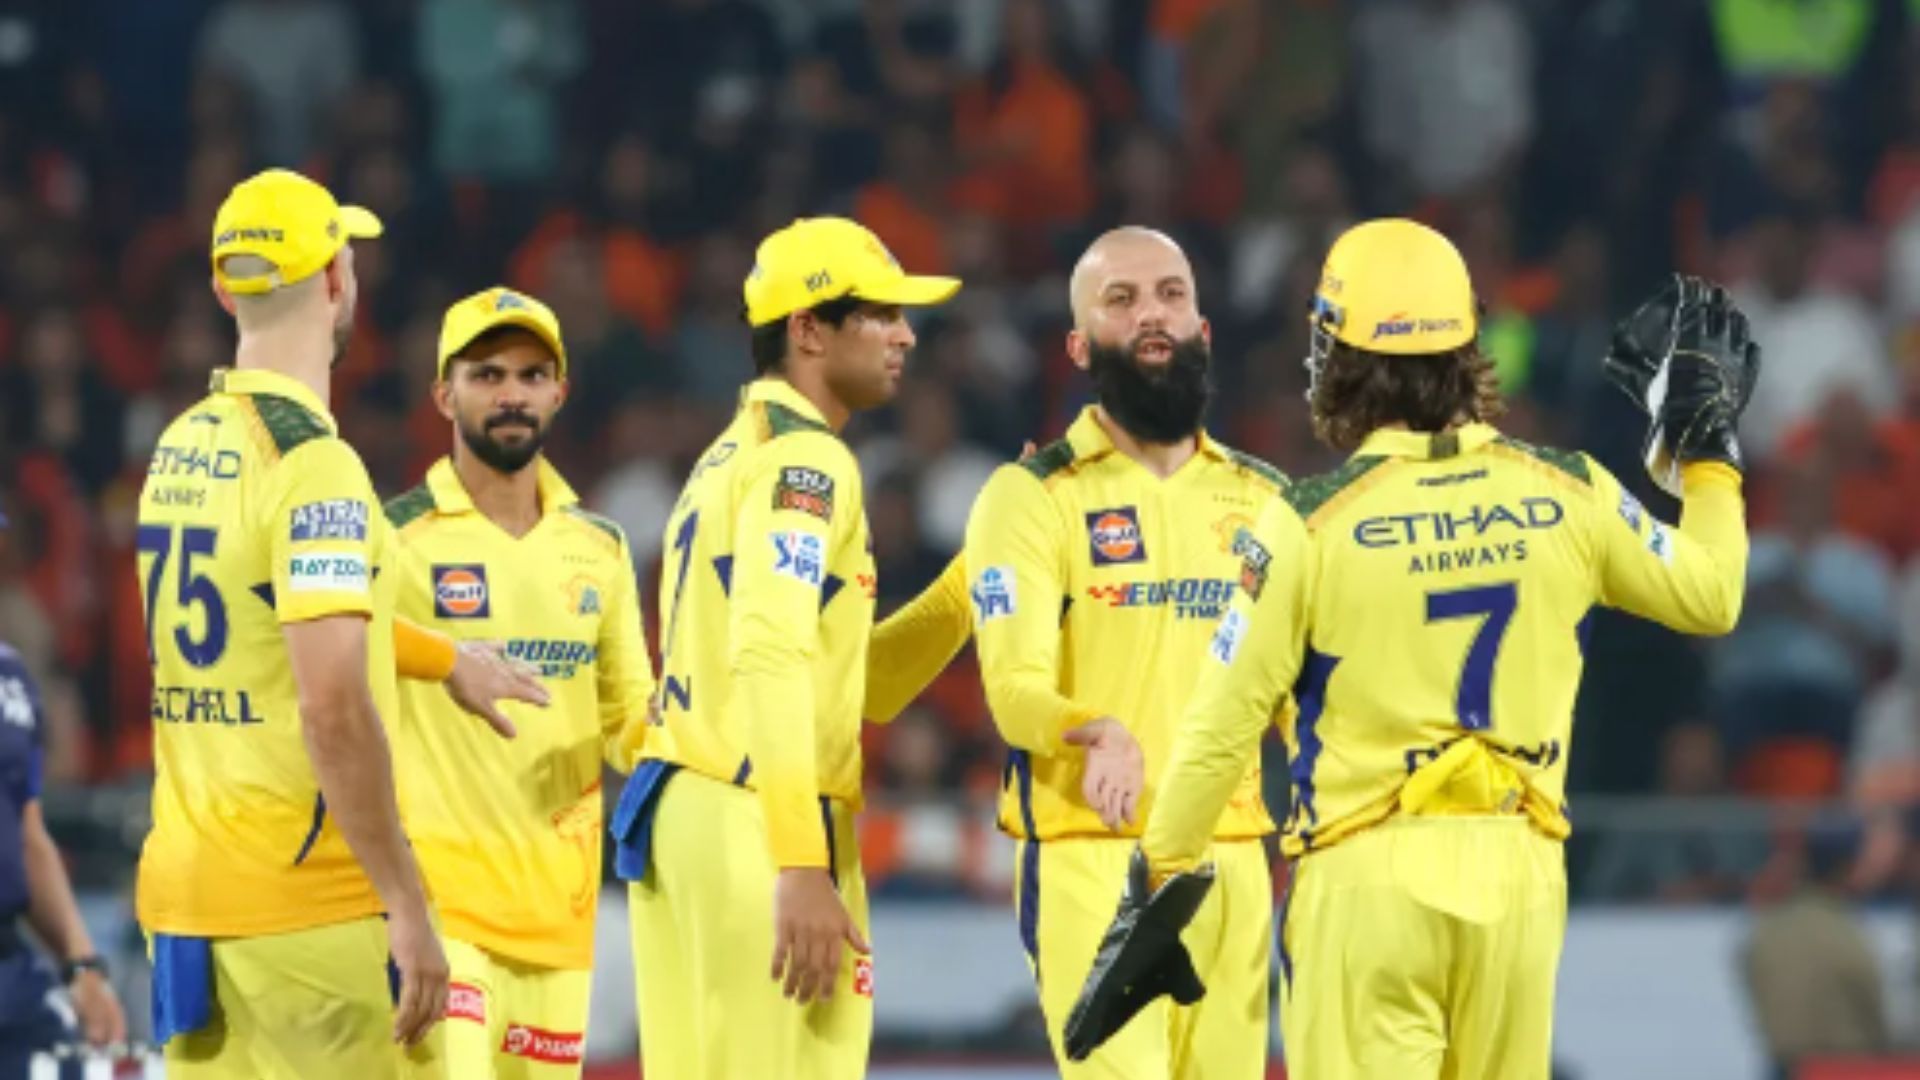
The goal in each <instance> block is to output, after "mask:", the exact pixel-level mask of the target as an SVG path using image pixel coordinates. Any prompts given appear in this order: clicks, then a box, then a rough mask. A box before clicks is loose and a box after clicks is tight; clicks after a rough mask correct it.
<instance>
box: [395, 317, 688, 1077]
mask: <svg viewBox="0 0 1920 1080" xmlns="http://www.w3.org/2000/svg"><path fill="white" fill-rule="evenodd" d="M437 363H438V366H439V371H438V374H439V378H438V380H437V381H436V382H435V383H434V388H433V395H434V403H435V404H436V405H437V406H438V407H439V409H440V412H441V414H442V415H444V416H446V417H447V419H448V420H450V421H451V422H452V424H453V428H454V434H455V438H454V440H453V451H452V453H451V455H449V456H448V457H444V458H442V459H440V460H439V461H438V462H436V463H435V464H434V466H433V467H432V468H431V469H430V470H428V472H427V477H426V481H425V482H424V483H422V484H420V485H419V486H418V487H416V488H414V489H413V490H412V491H409V492H407V493H406V494H404V495H402V496H400V497H399V498H397V499H394V500H393V501H391V502H389V503H388V504H387V508H386V509H387V517H388V519H389V521H390V522H391V523H392V525H393V527H394V528H395V529H396V530H397V531H398V532H399V535H400V537H401V540H402V544H401V548H400V557H399V561H398V563H397V568H396V574H397V577H398V580H399V590H400V597H399V611H400V613H401V615H403V616H404V617H406V618H409V619H412V620H415V621H418V622H420V623H422V624H425V625H428V626H431V627H433V628H435V629H438V630H442V631H444V632H446V633H448V634H450V635H452V636H454V637H456V638H469V639H500V640H504V641H505V643H506V648H507V653H508V655H510V656H513V657H515V658H517V659H519V660H522V661H524V662H527V663H530V664H533V665H535V666H536V667H538V668H539V670H540V673H541V675H542V676H544V678H545V679H546V682H547V686H548V689H549V690H550V691H551V693H552V698H553V700H552V704H551V705H550V706H549V707H548V708H546V709H545V710H544V711H535V710H519V711H517V712H516V713H515V714H514V717H515V719H516V723H515V727H516V729H517V737H516V738H514V739H513V740H511V741H506V740H502V739H499V738H497V737H495V736H494V734H493V733H492V732H489V731H486V730H484V729H482V728H480V727H479V726H477V725H474V724H470V723H460V722H458V721H459V718H458V716H457V713H456V710H457V706H455V705H454V704H453V703H452V702H451V701H450V700H449V699H448V698H447V696H446V695H445V694H444V693H442V692H441V691H440V689H439V688H438V687H434V686H430V685H426V684H418V683H416V684H408V685H406V686H403V687H402V688H401V700H402V708H401V715H402V717H403V721H402V722H401V723H400V724H399V725H398V731H399V736H398V740H397V743H398V749H397V750H396V751H395V759H396V761H397V762H398V769H399V779H400V784H399V786H400V797H401V803H402V805H403V807H404V809H405V812H406V820H407V831H408V834H409V835H410V836H411V837H412V838H413V844H414V850H415V851H416V852H417V853H418V855H419V858H420V865H421V869H422V871H423V872H424V873H425V874H426V878H427V887H428V890H429V891H430V892H431V893H432V895H433V903H434V908H435V910H436V911H437V912H438V913H439V915H440V920H441V927H442V929H443V931H444V932H445V934H446V947H447V957H448V960H449V961H450V962H451V964H452V971H453V974H452V982H451V985H450V989H449V1000H448V1006H447V1020H448V1024H447V1028H446V1034H445V1048H446V1073H447V1075H448V1076H456V1077H461V1078H463V1080H465V1078H469V1077H472V1078H489V1077H492V1078H499V1080H506V1078H511V1077H525V1078H533V1077H568V1076H579V1075H580V1070H581V1062H582V1050H583V1048H584V1046H585V1042H586V1022H587V1004H588V1001H587V999H588V991H589V989H590V986H591V982H592V968H593V920H594V912H595V909H596V906H597V901H598V898H599V893H600V889H599V885H600V834H601V829H602V821H603V815H602V813H601V799H600V762H601V760H602V758H603V756H604V757H605V759H606V760H607V761H609V762H610V763H611V764H612V765H613V766H614V767H615V768H618V769H620V770H622V771H625V770H628V769H631V768H632V767H633V758H634V756H635V753H636V752H637V745H627V748H626V749H625V750H622V749H621V747H622V746H623V744H622V742H621V736H622V734H623V732H624V734H625V735H626V736H627V737H629V738H631V739H636V740H637V739H638V738H639V737H642V736H644V734H645V732H646V716H647V705H648V700H649V698H650V697H651V696H652V694H653V689H654V683H653V670H652V661H651V660H650V659H649V658H648V656H647V649H646V641H645V639H644V637H643V635H642V631H641V628H640V605H639V597H638V590H637V588H636V584H635V581H634V570H633V561H632V554H631V552H630V551H629V549H628V546H627V538H626V536H625V534H623V533H622V532H621V531H620V527H619V526H617V525H615V524H613V523H612V522H611V521H608V520H607V519H605V518H602V517H598V516H596V515H594V514H590V513H588V512H587V511H585V510H582V509H581V508H580V503H579V499H578V497H576V496H575V495H574V493H573V490H572V489H571V488H569V487H568V486H567V482H566V481H565V480H563V479H561V477H560V474H559V473H558V472H557V471H555V470H554V468H553V466H552V465H550V464H549V463H548V462H547V460H546V458H545V456H544V455H543V454H542V453H541V444H542V442H543V440H544V439H545V437H546V434H547V432H548V431H549V430H550V428H551V426H552V424H553V421H554V417H555V415H556V414H557V413H558V412H559V411H560V407H561V405H562V404H564V403H565V401H566V397H567V353H566V348H565V347H564V345H563V344H562V341H561V336H560V324H559V321H558V320H557V319H556V318H555V317H554V314H553V312H552V311H551V310H550V309H549V308H548V307H547V306H546V305H545V304H543V303H541V302H540V301H539V300H536V299H534V298H533V297H531V296H527V295H525V294H522V293H517V292H514V291H512V290H509V289H505V288H493V289H488V290H486V291H484V292H480V293H477V294H475V295H473V296H469V297H466V298H465V299H463V300H461V301H459V302H458V303H456V304H454V305H453V306H452V307H451V308H450V309H448V311H447V315H446V319H445V322H444V323H443V325H442V329H441V332H440V348H439V356H438V360H437Z"/></svg>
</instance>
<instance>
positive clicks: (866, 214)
mask: <svg viewBox="0 0 1920 1080" xmlns="http://www.w3.org/2000/svg"><path fill="white" fill-rule="evenodd" d="M941 166H942V163H941V159H940V144H939V143H938V142H937V141H935V139H934V137H933V134H932V133H931V132H929V131H928V130H927V129H926V128H924V127H922V126H920V125H918V124H907V123H902V124H896V125H894V127H893V129H892V130H890V131H888V132H887V148H886V165H885V170H884V171H883V172H882V174H881V175H880V176H879V178H877V179H875V180H874V181H872V182H871V183H869V184H867V185H866V186H864V187H862V188H861V189H860V193H859V194H858V195H856V196H854V200H853V216H854V219H855V220H857V221H859V222H860V223H861V224H862V225H865V226H866V227H867V228H869V229H872V230H873V232H874V235H876V236H878V237H879V238H880V240H881V242H883V243H885V244H886V245H887V250H889V251H891V252H893V257H894V258H896V259H898V260H900V265H902V266H924V267H926V268H927V270H926V272H927V273H929V274H944V273H947V272H948V270H949V269H950V264H949V263H948V261H947V239H946V224H945V220H946V217H947V215H948V211H949V207H950V203H949V201H948V199H947V193H946V191H945V177H944V170H943V169H942V167H941Z"/></svg>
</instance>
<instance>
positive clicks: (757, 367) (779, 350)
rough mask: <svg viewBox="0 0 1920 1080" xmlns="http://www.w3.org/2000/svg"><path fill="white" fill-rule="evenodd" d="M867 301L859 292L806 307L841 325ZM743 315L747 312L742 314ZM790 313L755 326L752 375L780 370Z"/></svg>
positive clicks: (784, 362)
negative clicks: (857, 294) (855, 294)
mask: <svg viewBox="0 0 1920 1080" xmlns="http://www.w3.org/2000/svg"><path fill="white" fill-rule="evenodd" d="M866 302H867V301H865V300H862V299H860V298H859V297H857V296H842V297H840V298H838V299H836V300H823V301H821V302H820V303H818V304H815V305H813V306H812V307H811V308H806V309H804V310H807V311H811V312H813V317H814V318H816V319H819V320H820V321H821V322H823V323H826V324H827V325H828V326H832V327H838V326H839V325H840V324H841V323H844V322H846V321H847V316H849V315H852V314H853V313H854V312H856V311H858V310H860V306H861V305H862V304H865V303H866ZM742 317H743V318H744V317H745V316H744V314H743V315H742ZM791 317H792V316H790V315H782V316H781V317H780V318H778V319H775V320H773V321H772V322H770V323H767V324H766V325H765V326H753V327H751V329H752V331H753V343H752V351H753V375H754V378H760V377H761V376H764V375H772V374H774V373H775V372H778V371H780V370H781V368H782V366H783V365H785V364H786V362H787V320H788V319H789V318H791Z"/></svg>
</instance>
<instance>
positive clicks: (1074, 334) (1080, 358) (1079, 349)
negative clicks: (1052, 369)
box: [1067, 326, 1093, 371]
mask: <svg viewBox="0 0 1920 1080" xmlns="http://www.w3.org/2000/svg"><path fill="white" fill-rule="evenodd" d="M1087 344H1088V342H1087V335H1086V331H1084V330H1081V329H1080V328H1079V327H1077V326H1076V327H1074V328H1073V329H1072V330H1069V331H1067V359H1069V360H1072V361H1073V366H1074V367H1077V368H1079V369H1080V370H1081V371H1085V370H1087V369H1088V368H1089V367H1090V366H1092V364H1093V360H1092V358H1091V357H1090V356H1089V355H1088V352H1087Z"/></svg>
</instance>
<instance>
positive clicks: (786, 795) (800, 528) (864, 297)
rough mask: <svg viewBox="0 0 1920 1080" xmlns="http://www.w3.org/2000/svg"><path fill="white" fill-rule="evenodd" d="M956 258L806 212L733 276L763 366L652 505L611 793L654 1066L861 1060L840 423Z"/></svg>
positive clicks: (857, 701) (705, 1070)
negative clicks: (641, 616)
mask: <svg viewBox="0 0 1920 1080" xmlns="http://www.w3.org/2000/svg"><path fill="white" fill-rule="evenodd" d="M959 284H960V283H959V282H958V281H955V280H953V279H951V278H934V277H916V276H912V275H909V274H907V273H905V272H904V271H903V270H902V269H901V268H900V265H899V264H898V263H897V262H895V261H894V259H893V257H892V255H890V254H889V253H888V252H887V250H886V248H885V247H884V246H882V245H881V243H880V241H879V240H878V239H877V238H875V237H874V235H873V234H872V233H870V232H868V231H867V230H866V229H865V228H862V227H861V226H859V225H858V224H855V223H854V222H851V221H848V220H845V219H842V218H808V219H802V220H799V221H796V222H794V223H793V224H792V225H790V226H788V227H786V228H784V229H781V230H780V231H779V232H776V233H774V234H773V235H772V236H769V237H768V238H767V239H766V240H764V241H763V242H762V243H761V244H760V247H759V250H758V251H757V252H756V254H755V262H754V266H753V270H752V272H751V273H750V274H749V275H748V277H747V280H746V284H745V288H744V293H745V299H746V319H747V322H748V324H749V325H750V326H751V328H752V341H753V363H754V370H755V374H756V376H757V377H756V378H755V379H754V380H753V381H752V382H751V383H749V384H748V385H747V387H746V389H745V391H744V392H743V393H742V395H741V401H740V408H739V411H738V412H737V413H736V414H735V416H734V420H733V422H732V423H731V424H730V425H728V427H727V429H726V430H725V431H723V432H721V434H720V436H719V438H717V439H715V440H714V442H713V443H712V445H711V446H709V447H708V448H707V450H706V452H705V454H703V455H702V456H701V458H700V461H699V463H698V464H697V465H695V466H694V469H693V474H692V475H691V476H690V477H688V479H687V484H686V487H685V488H684V489H683V490H682V492H681V496H680V500H679V503H678V504H677V505H676V506H675V508H674V510H673V513H672V515H671V516H670V517H669V519H668V521H667V530H666V544H665V550H666V558H665V561H664V565H663V568H662V575H661V576H662V579H663V580H662V589H661V593H660V625H661V627H662V630H661V635H662V641H661V657H662V659H661V668H660V692H659V702H660V719H661V726H659V727H657V728H655V729H653V730H652V731H650V732H649V733H648V735H647V739H646V746H645V750H644V754H643V760H642V762H641V764H640V765H639V767H637V768H636V769H635V770H634V774H633V777H632V778H631V779H630V780H629V781H628V783H627V786H626V789H625V790H624V791H623V792H622V794H621V802H620V807H619V810H618V811H617V812H616V814H615V816H614V822H613V832H614V835H615V837H616V839H618V841H619V842H620V845H621V850H620V852H619V857H618V859H617V861H616V865H617V867H618V869H619V871H620V873H621V875H622V876H623V877H625V878H626V879H627V880H629V881H631V882H633V884H632V886H631V893H632V900H633V909H632V910H633V942H634V956H635V958H636V961H637V962H636V964H635V967H636V969H637V973H638V981H639V1002H640V1045H641V1054H642V1057H643V1060H644V1065H645V1071H646V1073H647V1075H649V1076H669V1077H681V1076H685V1077H701V1078H703V1080H723V1078H728V1077H739V1078H743V1080H744V1078H754V1080H759V1078H761V1077H768V1076H779V1077H789V1078H798V1080H809V1078H821V1080H838V1078H842V1077H846V1078H852V1077H860V1076H864V1075H865V1074H866V1063H867V1048H868V1043H869V1041H870V1037H871V1034H872V1028H873V998H872V965H871V962H870V960H869V958H868V956H867V953H868V949H867V944H866V927H867V904H866V886H865V883H864V882H863V880H862V878H861V871H860V858H859V851H858V848H857V845H856V842H855V836H854V831H853V814H854V812H855V811H856V810H858V809H859V807H860V772H861V764H860V720H861V711H862V708H863V704H864V698H865V691H866V664H867V648H868V637H869V634H870V631H871V629H872V620H873V602H874V595H875V591H876V582H875V580H874V562H873V554H872V551H871V547H870V541H869V536H868V532H867V520H866V507H865V499H864V495H863V493H862V491H861V483H860V474H859V471H858V469H857V467H856V465H855V462H854V457H853V454H852V452H851V451H849V450H848V449H847V446H846V444H845V443H843V442H841V441H840V436H839V432H840V430H841V429H842V428H843V427H844V426H845V425H846V423H847V421H848V419H849V418H850V417H851V416H852V415H853V414H854V413H856V412H861V411H864V410H867V409H873V408H877V407H879V406H881V405H884V404H885V403H886V402H887V401H888V400H890V399H891V398H892V397H893V395H894V393H895V391H896V390H897V388H898V386H899V381H900V375H901V371H902V368H903V367H904V366H905V362H906V353H907V350H909V349H910V348H912V346H913V343H914V336H913V330H912V328H911V327H909V326H908V324H907V321H906V317H905V314H904V312H903V310H902V309H903V308H904V307H906V306H908V305H921V304H935V303H939V302H941V301H943V300H945V299H946V298H947V297H949V296H951V295H952V294H953V292H954V291H955V290H956V289H958V288H959Z"/></svg>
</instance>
